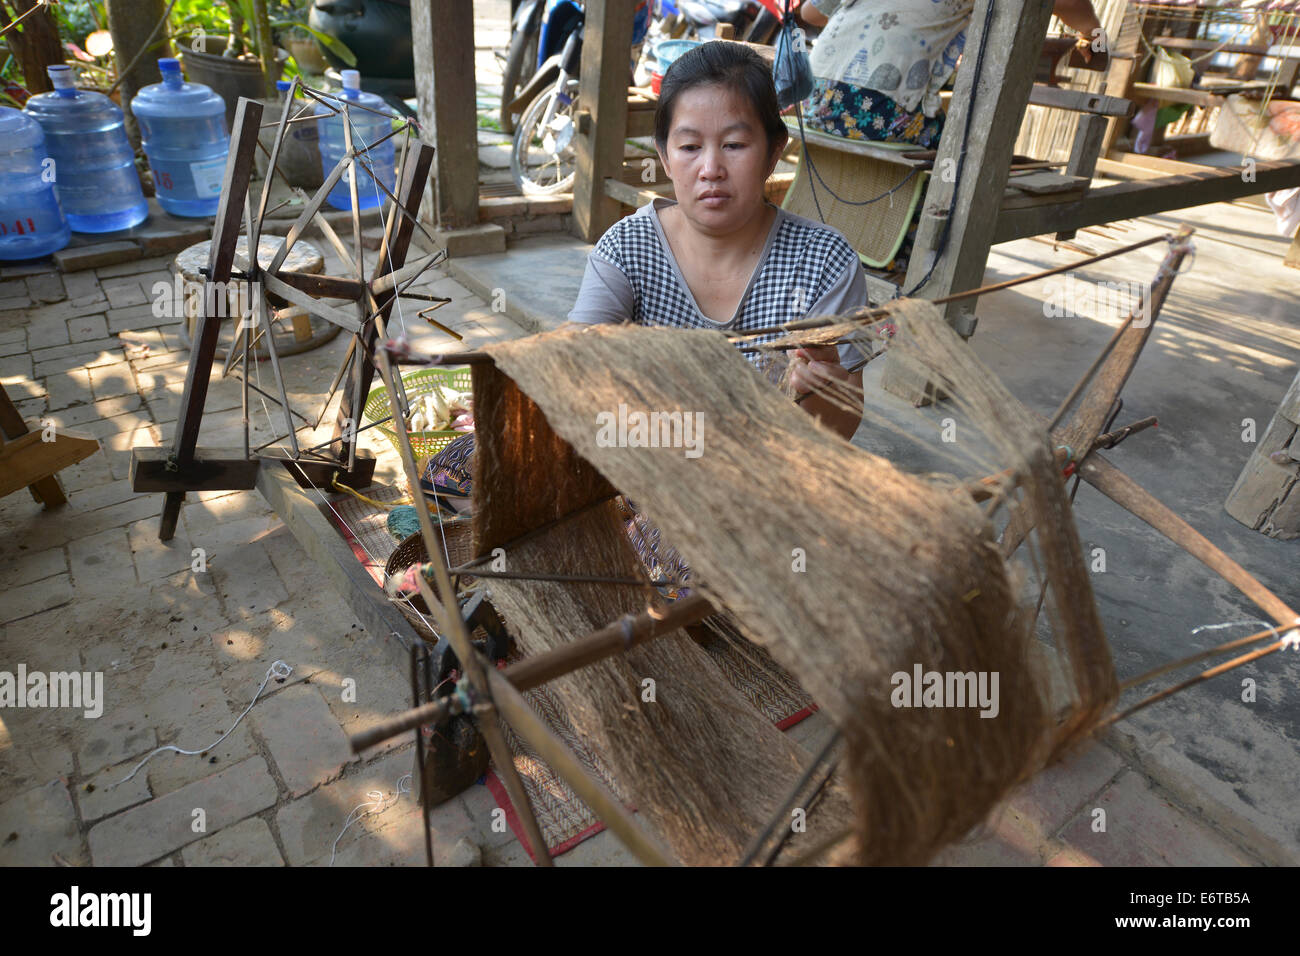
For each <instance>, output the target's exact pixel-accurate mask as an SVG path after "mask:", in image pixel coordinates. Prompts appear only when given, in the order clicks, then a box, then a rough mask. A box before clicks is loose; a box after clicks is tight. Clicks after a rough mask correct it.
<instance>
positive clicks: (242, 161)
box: [158, 96, 269, 541]
mask: <svg viewBox="0 0 1300 956" xmlns="http://www.w3.org/2000/svg"><path fill="white" fill-rule="evenodd" d="M261 122H262V104H261V103H258V102H257V101H256V100H250V99H247V98H246V97H242V96H241V97H240V98H239V105H238V106H237V107H236V108H235V123H234V130H233V135H232V136H231V138H230V154H229V156H228V157H227V159H226V174H225V178H224V179H223V180H222V184H221V203H220V205H219V206H218V208H217V217H216V225H215V226H214V227H213V231H212V248H211V251H210V252H209V254H208V275H207V281H206V282H204V284H203V302H202V303H201V305H200V311H199V320H198V325H197V327H196V329H195V333H194V346H193V348H191V349H190V366H189V369H188V370H187V371H186V373H185V390H184V392H183V393H182V395H181V405H180V412H179V414H178V415H177V418H176V432H175V438H174V439H173V444H172V464H174V465H175V467H176V469H177V470H180V471H184V470H185V469H186V468H188V467H189V466H190V465H191V464H193V462H194V449H195V448H196V447H197V445H198V441H199V425H200V423H201V422H202V419H203V405H204V402H205V401H206V400H207V397H208V382H209V380H210V379H211V378H212V359H213V357H214V356H215V355H216V352H217V337H218V336H219V335H220V333H221V316H220V315H219V314H218V315H213V316H210V315H208V306H209V305H210V304H213V303H215V302H216V300H217V296H218V295H221V296H224V295H225V290H226V286H227V284H228V283H229V282H230V273H231V270H232V268H233V267H234V263H235V244H236V242H238V241H239V224H240V220H241V218H242V213H243V211H244V196H245V194H246V193H247V192H248V180H249V177H250V176H251V175H252V171H253V150H254V149H256V148H257V129H258V126H259V125H260V124H261ZM249 255H250V256H251V257H252V259H253V260H254V261H256V258H257V251H256V249H253V250H250V252H249ZM268 334H269V330H268ZM184 500H185V492H183V491H169V492H167V501H166V503H165V504H164V505H163V513H162V523H161V525H160V526H159V530H158V537H159V539H160V540H162V541H170V540H171V539H172V535H173V534H175V533H176V520H177V518H179V517H180V513H181V503H182V502H183V501H184Z"/></svg>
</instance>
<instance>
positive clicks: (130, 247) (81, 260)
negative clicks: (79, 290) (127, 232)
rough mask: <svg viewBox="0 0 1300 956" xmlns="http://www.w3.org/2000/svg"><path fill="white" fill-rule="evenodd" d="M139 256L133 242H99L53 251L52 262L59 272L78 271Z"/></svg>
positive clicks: (127, 260) (137, 247)
mask: <svg viewBox="0 0 1300 956" xmlns="http://www.w3.org/2000/svg"><path fill="white" fill-rule="evenodd" d="M140 256H141V249H140V247H139V246H138V245H137V244H136V243H134V242H127V241H119V242H101V243H98V244H96V245H93V246H79V247H76V248H72V249H62V250H60V251H59V252H56V253H54V264H55V265H57V266H58V267H59V271H60V272H80V271H82V270H83V269H96V268H98V267H100V266H111V265H114V264H116V263H119V262H129V261H131V260H133V259H139V258H140Z"/></svg>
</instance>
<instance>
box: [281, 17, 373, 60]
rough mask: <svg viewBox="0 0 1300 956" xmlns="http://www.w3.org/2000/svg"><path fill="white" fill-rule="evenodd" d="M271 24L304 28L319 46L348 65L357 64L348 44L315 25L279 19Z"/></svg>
mask: <svg viewBox="0 0 1300 956" xmlns="http://www.w3.org/2000/svg"><path fill="white" fill-rule="evenodd" d="M271 25H272V26H274V27H277V28H279V27H298V28H300V29H302V30H306V31H307V33H308V34H310V35H311V37H312V39H314V40H316V41H317V42H318V43H320V45H321V46H323V47H325V49H327V50H329V51H330V52H331V53H333V54H334V55H335V56H336V57H338V58H339V59H340V60H342V61H343V62H344V63H346V64H347V65H348V66H356V65H357V57H356V54H355V53H353V52H352V51H351V50H349V49H348V45H347V44H346V43H344V42H343V41H342V40H340V39H339V38H338V37H335V36H330V35H329V34H328V33H321V31H319V30H317V29H316V28H315V27H309V26H307V24H305V23H302V22H301V21H298V20H280V21H277V22H275V23H273V24H271Z"/></svg>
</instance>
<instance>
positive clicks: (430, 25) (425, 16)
mask: <svg viewBox="0 0 1300 956" xmlns="http://www.w3.org/2000/svg"><path fill="white" fill-rule="evenodd" d="M435 5H436V9H435ZM589 35H590V34H589ZM411 38H412V40H413V41H414V54H415V89H416V99H417V100H418V102H419V115H420V126H421V130H422V135H423V136H424V137H426V138H429V137H432V138H433V142H434V145H435V147H436V150H437V162H438V165H437V171H436V174H435V176H436V182H437V188H436V190H435V194H434V196H435V198H434V203H433V219H434V221H435V222H436V223H437V225H438V228H440V229H461V228H467V227H469V226H477V225H478V114H477V112H476V107H475V88H474V4H473V2H472V0H412V2H411ZM630 42H631V41H630V38H629V44H630ZM411 211H412V212H416V211H417V210H414V209H413V210H411Z"/></svg>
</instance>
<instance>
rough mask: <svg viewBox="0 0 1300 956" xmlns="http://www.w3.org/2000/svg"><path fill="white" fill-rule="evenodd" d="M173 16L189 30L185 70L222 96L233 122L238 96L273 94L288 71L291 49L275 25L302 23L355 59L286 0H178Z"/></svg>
mask: <svg viewBox="0 0 1300 956" xmlns="http://www.w3.org/2000/svg"><path fill="white" fill-rule="evenodd" d="M172 17H173V28H174V32H177V33H179V34H188V35H187V36H186V38H184V39H181V40H179V41H178V43H177V45H178V46H179V47H180V48H181V60H182V61H183V62H184V64H185V73H186V75H187V76H189V78H190V79H191V80H194V81H195V82H198V83H203V84H206V85H207V86H209V87H211V88H212V89H213V90H215V91H216V92H217V93H218V94H220V95H221V97H222V99H224V100H225V101H226V120H227V122H229V123H232V124H233V122H234V118H235V107H236V105H237V104H238V102H239V98H240V97H241V96H247V97H249V98H250V99H262V98H265V97H268V96H271V95H273V92H274V87H275V81H276V80H277V79H279V78H280V75H281V73H283V72H284V68H285V64H286V63H287V62H288V60H289V53H288V51H286V50H283V49H280V48H279V47H277V46H276V45H275V41H274V31H275V30H277V29H280V30H287V29H289V28H293V27H298V28H301V29H302V30H303V32H305V33H307V34H309V35H311V36H313V37H314V38H315V39H317V40H319V41H320V42H321V43H323V44H325V45H327V46H329V47H330V49H331V52H333V53H335V55H337V56H340V57H343V58H344V59H345V60H347V59H352V60H354V61H355V58H354V57H352V53H351V51H350V50H348V49H347V47H346V46H344V45H343V44H342V43H340V42H339V41H338V40H336V39H334V38H333V37H326V36H324V35H323V34H320V35H318V34H317V31H315V30H313V29H312V28H311V27H309V26H307V25H306V24H305V23H304V22H303V21H302V19H301V18H300V17H299V14H298V13H297V11H296V10H295V9H294V7H293V6H292V5H291V4H289V3H286V2H284V0H225V3H224V4H214V3H207V2H203V0H177V3H176V6H175V7H174V8H173V13H172ZM335 47H338V49H335ZM300 72H301V70H300Z"/></svg>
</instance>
